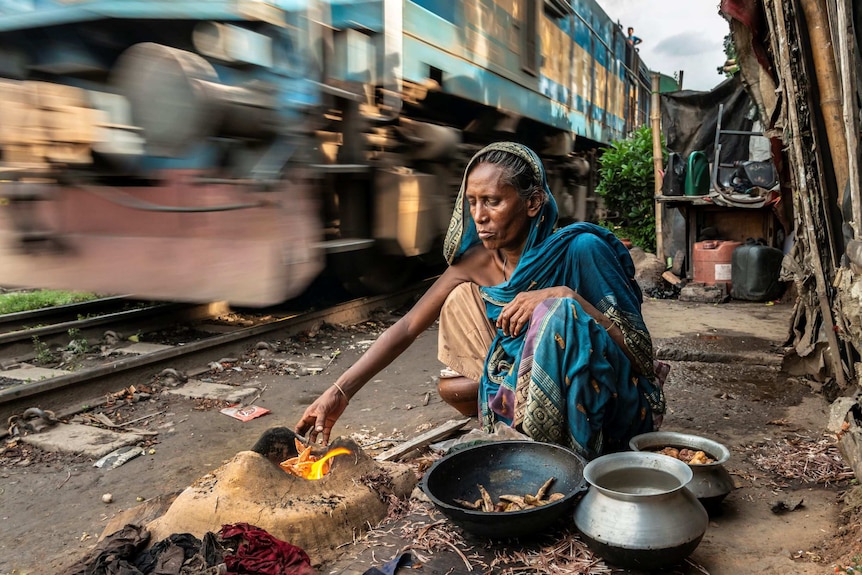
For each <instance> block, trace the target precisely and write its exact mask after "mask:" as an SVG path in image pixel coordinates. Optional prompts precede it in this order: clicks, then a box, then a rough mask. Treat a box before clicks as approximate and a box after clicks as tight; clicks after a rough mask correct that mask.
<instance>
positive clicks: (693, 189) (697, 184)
mask: <svg viewBox="0 0 862 575" xmlns="http://www.w3.org/2000/svg"><path fill="white" fill-rule="evenodd" d="M708 193H709V160H707V159H706V154H704V153H703V152H692V153H691V154H689V156H688V164H687V166H686V169H685V195H686V196H705V195H707V194H708Z"/></svg>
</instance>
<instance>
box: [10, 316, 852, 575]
mask: <svg viewBox="0 0 862 575" xmlns="http://www.w3.org/2000/svg"><path fill="white" fill-rule="evenodd" d="M644 310H645V316H646V319H647V325H648V326H649V328H650V330H651V332H652V335H653V339H654V342H655V344H656V348H657V350H658V353H659V355H660V356H663V357H666V358H685V361H679V360H674V361H670V363H671V365H672V369H671V372H670V377H669V380H668V382H667V385H666V394H667V398H668V406H669V411H668V415H667V417H666V419H665V423H664V427H663V429H665V430H669V431H681V432H689V433H696V434H701V435H705V436H708V437H710V438H713V439H715V440H718V441H720V442H722V443H724V444H725V445H726V446H727V447H728V448H730V450H731V453H732V455H731V459H730V461H729V462H728V464H727V468H728V469H729V471H730V473H731V475H732V476H733V478H734V481H735V483H736V489H735V490H734V491H733V492H732V493H731V494H730V495H729V496H728V497H727V499H726V500H725V502H724V505H723V513H722V514H721V515H719V516H716V517H713V518H712V519H711V522H710V525H709V528H708V530H707V533H706V536H705V537H704V539H703V541H702V543H701V544H700V546H699V547H698V548H697V549H696V550H695V552H694V554H693V555H692V556H691V564H688V565H687V566H682V567H680V568H679V569H678V570H676V571H673V572H674V573H676V572H682V573H703V572H706V573H711V574H713V575H723V574H727V575H730V574H740V573H799V574H804V575H808V574H811V575H814V574H824V573H833V572H834V565H841V566H842V567H843V566H848V565H851V564H852V563H853V558H854V557H855V556H857V555H862V543H860V536H859V533H860V529H859V527H858V522H857V520H856V519H855V518H853V517H851V516H849V515H847V514H842V509H843V507H844V500H845V498H846V495H847V494H848V493H849V492H850V491H851V490H852V489H853V487H854V485H855V484H856V482H855V480H853V481H851V480H850V479H849V478H845V479H835V473H839V472H840V462H836V461H835V457H837V450H836V449H835V448H834V437H832V438H830V437H829V436H828V435H824V431H823V430H824V427H825V423H826V413H827V409H828V406H827V405H826V403H825V401H824V400H823V399H822V398H821V397H820V396H818V395H815V394H813V393H812V392H811V388H810V386H809V385H807V384H806V382H805V381H803V380H799V379H796V378H790V377H788V376H787V375H786V374H783V373H782V372H781V371H780V365H781V357H782V351H783V350H782V348H781V347H780V344H781V343H782V342H783V340H784V339H785V338H786V334H787V326H788V322H789V318H790V314H791V306H790V305H789V304H780V305H774V306H771V305H770V306H767V305H764V304H755V303H729V304H722V305H711V304H693V303H681V302H678V301H674V300H649V301H647V302H646V303H645V307H644ZM393 319H394V317H393V316H391V315H387V316H382V317H381V318H380V319H379V321H376V322H371V323H368V324H364V325H363V326H357V327H353V328H337V329H329V328H326V327H324V328H323V329H321V330H320V331H319V332H318V333H316V334H312V337H304V338H299V339H295V340H291V341H287V342H274V343H278V345H279V346H280V348H281V349H284V350H286V351H285V352H282V354H280V355H284V356H285V357H290V358H292V359H294V360H296V361H300V362H301V363H304V364H306V365H308V366H309V367H312V369H310V370H306V371H303V372H301V373H307V372H310V374H309V375H299V374H296V373H288V372H286V371H285V370H284V368H283V364H279V363H274V362H272V361H270V359H271V358H270V359H267V358H262V357H258V356H254V355H250V356H249V357H247V358H245V359H246V360H247V361H240V362H239V363H237V364H236V365H234V366H233V367H235V368H239V369H230V368H229V369H228V370H226V371H224V372H213V373H212V374H208V377H209V379H211V380H213V381H217V382H229V383H236V384H244V385H255V386H257V387H259V388H261V389H263V391H262V393H261V395H260V398H259V399H258V400H257V402H256V403H257V405H260V406H262V407H266V408H268V409H270V410H271V413H270V414H268V415H266V416H264V417H261V418H258V419H254V420H252V421H249V422H245V423H243V422H240V421H238V420H235V419H232V418H230V417H227V416H225V415H223V414H221V413H219V411H218V409H219V408H220V407H222V405H219V404H217V403H214V402H203V401H193V400H184V399H179V398H176V397H174V396H170V397H168V396H166V395H163V394H158V393H156V394H154V395H153V396H152V398H150V399H149V400H144V401H140V402H137V403H134V404H133V405H128V406H127V405H124V404H123V403H122V402H119V403H117V404H116V405H115V406H114V408H111V409H107V410H105V412H106V414H108V415H109V416H110V417H112V418H113V419H114V420H115V421H129V420H131V419H134V418H137V417H141V416H144V415H150V414H155V415H153V416H152V417H149V418H148V419H145V420H142V421H141V422H140V423H138V424H135V425H134V426H135V427H139V428H142V429H146V430H150V431H155V432H157V435H154V436H152V437H151V438H150V439H149V440H148V441H147V445H146V447H147V450H148V451H147V453H146V454H145V455H143V456H141V457H138V458H136V459H133V460H131V461H129V462H128V463H126V464H124V465H122V466H121V467H118V468H116V469H111V470H102V469H97V468H95V467H93V460H92V459H88V458H84V457H80V456H75V455H61V454H50V453H44V452H40V451H37V450H34V449H32V448H29V447H27V446H26V445H24V444H22V443H20V442H15V441H6V442H4V444H0V450H2V451H0V574H13V573H14V574H16V575H19V574H46V575H47V574H54V573H58V572H61V571H62V570H63V567H64V566H68V565H69V564H71V563H73V562H74V561H75V560H77V559H79V558H81V557H82V556H83V555H84V554H85V553H86V552H87V551H88V550H89V549H91V548H92V546H93V545H94V544H95V543H96V541H97V539H98V536H99V535H100V533H102V531H103V530H104V528H105V526H106V524H107V523H108V521H110V520H111V518H113V517H114V516H116V515H117V514H118V513H120V512H122V511H124V510H128V509H130V508H133V507H136V506H138V505H139V504H140V502H142V501H146V500H150V499H152V498H155V497H157V496H159V495H162V494H165V493H171V492H174V491H178V490H181V489H183V488H185V487H186V486H188V485H190V484H191V483H192V482H194V481H195V480H196V479H198V478H199V477H201V476H203V475H205V474H206V473H207V472H209V471H212V470H213V469H215V468H217V467H219V466H221V465H222V464H223V463H224V462H226V461H227V460H229V459H230V458H231V457H232V456H233V455H234V454H236V453H237V452H238V451H242V450H247V449H249V448H250V447H251V446H252V445H253V444H254V442H255V441H256V440H257V438H258V437H260V435H261V434H262V433H263V432H264V431H265V430H267V429H268V428H270V427H273V426H279V425H285V426H288V427H293V425H294V423H295V422H296V420H297V419H298V418H299V416H300V414H301V413H302V410H303V409H304V408H305V406H306V405H308V404H309V403H310V402H311V401H312V400H313V399H314V398H315V397H316V396H317V394H318V393H320V392H321V391H322V390H323V389H325V388H326V387H327V386H329V385H330V384H331V382H332V381H333V380H334V379H335V377H336V376H337V375H338V374H339V373H341V371H343V370H344V369H345V368H346V367H347V366H349V365H350V364H351V362H352V361H354V360H355V358H356V357H357V356H358V355H359V354H360V353H361V352H362V351H363V350H364V349H365V348H367V345H368V344H369V343H370V341H371V340H373V339H374V338H375V337H376V336H377V335H379V333H380V332H381V331H382V330H383V329H384V327H385V326H386V325H387V323H388V322H389V321H392V320H393ZM436 335H437V334H436V331H435V330H434V328H432V329H431V330H429V331H428V332H426V333H425V334H423V335H422V336H421V337H420V338H419V340H418V341H417V343H416V344H415V345H413V346H412V347H411V348H410V349H409V350H408V351H407V352H405V353H404V354H403V355H402V356H401V357H400V358H399V359H398V360H397V361H396V362H395V363H394V364H393V365H392V366H390V367H389V368H388V369H387V370H385V371H384V372H382V373H381V374H379V376H378V377H377V378H376V379H374V380H373V381H372V382H369V384H368V385H367V386H366V387H365V389H363V391H362V392H361V393H360V394H359V395H357V396H356V397H355V398H354V399H353V401H352V402H351V405H350V407H349V408H348V411H347V412H346V413H345V415H344V416H343V417H342V419H341V420H340V422H339V425H338V426H337V427H336V434H341V435H349V434H354V437H356V438H359V442H360V443H369V442H370V441H372V440H376V439H380V440H385V439H388V438H401V439H403V438H411V437H415V436H416V435H418V434H420V433H421V432H423V431H425V430H427V429H429V428H431V427H433V426H436V425H439V424H441V423H443V422H445V421H448V420H451V419H455V418H457V417H459V415H458V414H457V412H455V411H454V410H453V409H452V408H451V407H449V406H448V405H446V404H445V403H443V402H442V401H441V400H440V399H439V396H438V395H437V393H436V381H437V375H438V373H439V370H440V368H441V365H440V364H439V362H438V361H437V360H436ZM271 343H272V342H271ZM314 367H317V368H323V369H322V371H321V372H320V373H315V372H316V371H317V370H316V369H314ZM128 383H129V385H135V386H138V387H139V388H141V387H142V386H143V388H144V389H146V386H147V385H150V384H153V383H154V382H153V381H129V382H128ZM264 386H265V387H264ZM471 425H473V426H475V421H474V422H472V424H471ZM4 445H5V447H4ZM830 458H831V461H830ZM817 470H819V471H820V472H821V477H820V480H819V481H818V480H817V478H816V474H815V473H814V472H815V471H817ZM845 471H846V470H845ZM824 473H825V475H823V474H824ZM830 474H831V475H830ZM785 475H789V477H786V476H785ZM823 477H826V479H827V480H826V481H824V480H823ZM106 493H110V494H111V495H112V498H113V500H112V502H111V503H104V502H103V501H102V497H103V495H104V494H106ZM345 543H349V542H345ZM409 544H410V542H409V541H404V542H403V545H404V546H408V545H409ZM363 549H367V545H366V546H365V547H363V544H362V542H361V541H360V542H359V543H358V544H355V545H346V546H345V547H344V548H343V556H342V558H341V559H340V560H339V561H338V562H337V563H335V564H333V565H324V566H323V568H322V570H321V572H322V573H353V572H357V573H361V572H362V571H361V570H358V569H359V567H360V565H362V564H363V563H362V560H360V558H361V557H362V556H363V555H362V551H363ZM394 552H395V550H393V549H385V550H384V549H379V550H378V551H377V555H376V556H374V555H372V556H374V557H375V559H376V560H377V561H381V562H382V561H384V560H386V559H389V558H390V557H391V556H392V555H393V554H394ZM384 555H385V556H384ZM441 555H442V554H441ZM444 563H445V562H444V561H442V559H441V566H440V567H435V565H434V564H433V563H429V564H428V565H427V566H426V568H425V569H424V571H423V572H424V573H426V574H428V573H446V572H447V569H445V568H444V567H443V564H444ZM369 566H370V565H365V567H366V568H367V567H369ZM462 566H463V564H462ZM448 572H453V573H457V572H459V571H458V570H454V571H448Z"/></svg>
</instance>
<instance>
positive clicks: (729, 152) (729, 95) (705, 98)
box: [661, 74, 755, 164]
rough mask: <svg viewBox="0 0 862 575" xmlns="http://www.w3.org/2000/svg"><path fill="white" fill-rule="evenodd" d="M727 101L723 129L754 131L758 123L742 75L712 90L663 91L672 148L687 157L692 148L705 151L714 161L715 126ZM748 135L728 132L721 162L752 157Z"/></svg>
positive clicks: (666, 133) (664, 124) (666, 128)
mask: <svg viewBox="0 0 862 575" xmlns="http://www.w3.org/2000/svg"><path fill="white" fill-rule="evenodd" d="M721 104H724V113H723V115H722V120H721V129H722V130H741V131H750V130H751V129H752V126H753V124H754V115H755V114H754V109H753V104H752V101H751V98H750V97H749V96H748V93H747V92H746V91H745V89H744V87H743V85H742V81H741V79H740V78H739V75H738V74H737V75H735V76H734V77H732V78H729V79H727V80H725V81H724V82H722V83H721V84H719V85H718V86H716V87H715V89H713V90H712V91H711V92H698V91H694V90H681V91H679V92H669V93H666V94H662V95H661V123H662V132H663V133H664V137H665V144H666V145H667V148H668V150H670V151H671V152H677V153H678V154H680V155H682V157H683V158H687V157H688V155H689V154H690V153H691V152H694V151H697V150H699V151H702V152H704V153H706V157H707V158H709V161H710V162H712V161H713V160H714V156H715V130H716V126H717V124H718V109H719V106H720V105H721ZM748 141H749V137H748V136H736V135H730V134H724V135H722V136H721V138H720V140H719V142H720V143H721V158H720V163H722V164H730V163H733V162H734V161H737V160H747V159H748Z"/></svg>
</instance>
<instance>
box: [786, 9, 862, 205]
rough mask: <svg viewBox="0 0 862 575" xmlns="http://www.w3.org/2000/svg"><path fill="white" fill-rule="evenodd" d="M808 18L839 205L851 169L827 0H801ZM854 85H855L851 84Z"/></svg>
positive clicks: (812, 54) (814, 64) (814, 66)
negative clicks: (848, 164)
mask: <svg viewBox="0 0 862 575" xmlns="http://www.w3.org/2000/svg"><path fill="white" fill-rule="evenodd" d="M799 4H800V6H801V7H802V12H803V13H804V14H805V21H806V23H807V24H808V35H809V37H810V39H811V58H812V60H813V63H812V67H813V68H814V75H815V76H816V79H817V91H818V93H819V95H820V98H819V100H820V112H821V113H822V114H823V125H824V127H825V128H826V141H827V143H828V144H829V150H830V152H831V156H832V170H833V173H834V174H835V184H836V187H837V189H836V190H835V191H836V194H835V197H836V198H838V208H839V209H840V208H841V202H842V200H843V199H844V187H845V186H846V185H847V178H848V177H849V172H848V169H847V139H846V136H845V133H844V128H845V117H844V111H843V110H842V107H843V102H842V101H841V89H840V86H839V82H840V78H839V75H838V70H837V69H836V67H835V54H834V52H833V51H832V35H831V31H830V29H829V20H828V19H827V17H826V2H825V0H800V2H799ZM847 88H848V90H849V89H852V87H851V86H848V87H847Z"/></svg>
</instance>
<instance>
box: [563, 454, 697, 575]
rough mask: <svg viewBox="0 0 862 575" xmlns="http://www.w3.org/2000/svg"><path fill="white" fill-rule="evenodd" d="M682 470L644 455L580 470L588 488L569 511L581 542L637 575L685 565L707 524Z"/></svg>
mask: <svg viewBox="0 0 862 575" xmlns="http://www.w3.org/2000/svg"><path fill="white" fill-rule="evenodd" d="M691 476H692V474H691V469H689V467H688V465H686V464H685V463H683V462H682V461H680V460H679V459H675V458H673V457H668V456H667V455H660V454H658V453H648V452H644V451H628V452H623V453H611V454H609V455H603V456H601V457H598V458H596V459H594V460H592V461H590V463H588V464H587V466H586V467H585V468H584V478H585V479H586V481H587V483H589V485H590V487H589V490H588V491H587V494H586V495H585V496H584V498H583V499H582V500H581V501H580V503H579V504H578V506H577V508H576V509H575V526H576V527H577V528H578V530H579V531H580V532H581V535H582V539H583V540H584V542H585V543H586V544H587V546H588V547H589V548H590V549H592V550H593V552H595V553H596V554H598V555H599V556H601V557H602V558H604V559H605V560H607V561H608V562H609V563H613V564H615V565H619V566H621V567H627V568H632V569H641V570H655V569H661V568H663V567H667V566H669V565H672V564H674V563H678V562H679V561H681V560H683V559H685V558H686V557H688V555H690V554H691V553H692V551H694V549H695V548H696V547H697V546H698V544H699V543H700V540H701V539H702V538H703V535H704V533H706V527H707V524H708V523H709V517H708V516H707V513H706V509H704V508H703V505H701V504H700V502H699V501H698V500H697V498H696V497H695V496H694V495H693V494H692V492H691V491H689V490H688V489H686V487H685V486H686V484H687V483H688V482H689V481H691Z"/></svg>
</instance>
